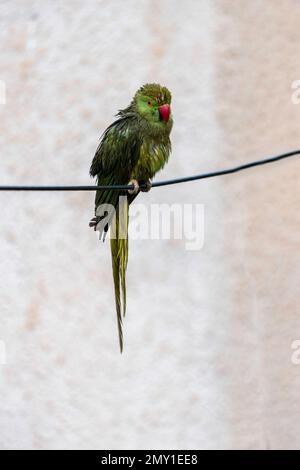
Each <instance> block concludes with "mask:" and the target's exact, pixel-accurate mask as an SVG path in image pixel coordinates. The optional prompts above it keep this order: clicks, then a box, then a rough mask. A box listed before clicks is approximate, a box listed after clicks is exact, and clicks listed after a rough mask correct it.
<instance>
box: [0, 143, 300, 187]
mask: <svg viewBox="0 0 300 470" xmlns="http://www.w3.org/2000/svg"><path fill="white" fill-rule="evenodd" d="M299 154H300V149H299V150H293V151H291V152H287V153H282V154H280V155H275V156H273V157H269V158H265V159H263V160H256V161H254V162H249V163H245V164H243V165H239V166H235V167H233V168H227V169H225V170H216V171H212V172H210V173H202V174H198V175H192V176H186V177H183V178H175V179H171V180H164V181H157V182H154V183H152V187H153V188H156V187H159V186H168V185H171V184H179V183H187V182H189V181H196V180H202V179H205V178H214V177H216V176H223V175H229V174H231V173H238V172H240V171H243V170H247V169H248V168H253V167H255V166H260V165H266V164H267V163H273V162H277V161H279V160H283V159H284V158H289V157H294V156H295V155H299ZM140 187H143V186H142V185H141V186H140ZM98 189H99V190H106V189H112V190H116V191H120V190H129V189H134V186H133V185H132V184H131V185H130V184H125V185H124V184H123V185H122V184H116V185H111V186H107V185H103V186H18V185H13V186H0V191H96V190H98Z"/></svg>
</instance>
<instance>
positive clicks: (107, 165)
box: [90, 117, 141, 207]
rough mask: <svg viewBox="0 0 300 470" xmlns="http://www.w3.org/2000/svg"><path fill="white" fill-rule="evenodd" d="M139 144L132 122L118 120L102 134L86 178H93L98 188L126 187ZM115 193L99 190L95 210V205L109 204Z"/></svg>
mask: <svg viewBox="0 0 300 470" xmlns="http://www.w3.org/2000/svg"><path fill="white" fill-rule="evenodd" d="M140 147H141V141H140V138H139V133H138V131H137V122H136V120H135V119H134V118H132V117H130V118H120V119H118V120H116V121H115V122H113V123H112V124H111V125H110V126H109V127H108V128H107V129H106V131H105V132H104V134H103V136H102V138H101V141H100V144H99V146H98V148H97V150H96V153H95V156H94V159H93V161H92V165H91V168H90V175H91V176H97V183H98V185H114V184H127V183H128V182H129V180H130V176H131V171H132V169H133V167H134V166H135V164H136V162H137V160H138V158H139V153H140ZM119 195H120V192H119V191H112V190H99V191H97V193H96V207H98V205H99V204H104V203H106V204H113V205H114V206H115V207H116V201H117V200H118V197H119Z"/></svg>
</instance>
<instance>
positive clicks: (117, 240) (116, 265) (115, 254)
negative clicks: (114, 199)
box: [110, 200, 128, 352]
mask: <svg viewBox="0 0 300 470" xmlns="http://www.w3.org/2000/svg"><path fill="white" fill-rule="evenodd" d="M110 246H111V258H112V268H113V279H114V288H115V302H116V313H117V322H118V331H119V343H120V351H121V352H122V351H123V328H122V326H123V324H122V314H123V317H124V316H125V313H126V269H127V263H128V204H127V200H126V201H125V202H124V204H120V205H119V206H118V208H117V210H116V213H115V216H114V219H113V222H112V232H111V239H110Z"/></svg>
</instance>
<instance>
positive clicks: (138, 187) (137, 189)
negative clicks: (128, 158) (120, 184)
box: [128, 180, 140, 194]
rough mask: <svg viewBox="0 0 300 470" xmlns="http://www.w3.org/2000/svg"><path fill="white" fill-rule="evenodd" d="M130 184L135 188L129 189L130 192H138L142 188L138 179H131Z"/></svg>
mask: <svg viewBox="0 0 300 470" xmlns="http://www.w3.org/2000/svg"><path fill="white" fill-rule="evenodd" d="M129 184H130V185H131V184H132V185H133V189H128V193H129V194H137V193H138V192H139V190H140V185H139V183H138V181H137V180H131V181H129Z"/></svg>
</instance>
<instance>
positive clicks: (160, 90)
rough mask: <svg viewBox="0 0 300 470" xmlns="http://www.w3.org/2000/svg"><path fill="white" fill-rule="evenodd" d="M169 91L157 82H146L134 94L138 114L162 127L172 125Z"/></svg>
mask: <svg viewBox="0 0 300 470" xmlns="http://www.w3.org/2000/svg"><path fill="white" fill-rule="evenodd" d="M171 98H172V96H171V93H170V92H169V90H168V89H167V88H166V87H163V86H161V85H159V84H157V83H147V84H146V85H144V86H142V87H141V88H140V89H139V90H138V91H137V92H136V94H135V96H134V99H133V102H134V104H135V108H136V111H137V112H138V114H139V115H140V116H141V117H142V118H144V119H146V120H147V121H148V122H149V123H152V124H154V125H155V126H159V127H161V128H162V129H164V128H169V129H171V127H172V116H171Z"/></svg>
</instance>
